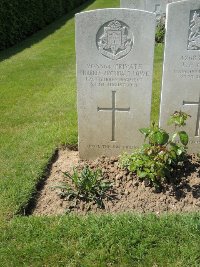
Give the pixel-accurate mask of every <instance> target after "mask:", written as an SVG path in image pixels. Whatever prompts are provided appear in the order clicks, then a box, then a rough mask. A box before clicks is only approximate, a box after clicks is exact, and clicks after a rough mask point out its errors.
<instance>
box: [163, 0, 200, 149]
mask: <svg viewBox="0 0 200 267" xmlns="http://www.w3.org/2000/svg"><path fill="white" fill-rule="evenodd" d="M167 14H168V17H167V21H166V23H167V27H166V29H167V31H166V40H165V42H166V43H165V53H164V67H163V81H162V93H161V111H160V126H161V127H163V128H166V129H168V130H172V128H171V127H169V126H168V125H167V123H166V122H167V119H168V117H169V115H170V114H172V113H173V112H174V111H176V110H177V111H179V110H182V111H184V112H187V113H188V114H190V115H191V116H192V118H191V119H189V120H188V126H187V127H186V131H187V132H188V133H189V136H190V143H189V151H190V152H199V151H200V139H199V135H200V133H199V128H200V125H199V119H200V1H199V0H198V1H197V0H190V1H182V2H177V3H173V4H169V5H168V13H167Z"/></svg>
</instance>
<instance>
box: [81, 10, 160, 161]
mask: <svg viewBox="0 0 200 267" xmlns="http://www.w3.org/2000/svg"><path fill="white" fill-rule="evenodd" d="M154 31H155V15H154V14H153V13H149V12H145V11H139V10H131V9H104V10H95V11H88V12H83V13H79V14H77V15H76V59H77V89H78V130H79V153H80V157H81V158H86V159H92V158H96V157H98V156H101V155H106V156H114V155H119V154H120V153H122V152H123V151H127V152H131V151H132V150H133V148H135V147H136V146H138V145H140V144H141V142H142V141H143V137H142V135H141V134H140V133H139V131H138V129H139V128H141V127H145V126H148V125H149V123H150V112H151V94H152V73H153V54H154V34H155V32H154Z"/></svg>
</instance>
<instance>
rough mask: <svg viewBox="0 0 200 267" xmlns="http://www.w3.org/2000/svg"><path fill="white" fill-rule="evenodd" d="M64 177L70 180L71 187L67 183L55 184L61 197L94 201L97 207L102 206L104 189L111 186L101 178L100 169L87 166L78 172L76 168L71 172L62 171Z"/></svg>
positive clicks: (104, 195) (104, 194)
mask: <svg viewBox="0 0 200 267" xmlns="http://www.w3.org/2000/svg"><path fill="white" fill-rule="evenodd" d="M64 175H65V177H67V178H69V179H70V180H71V181H72V184H73V187H70V186H69V185H68V184H66V183H65V184H63V185H62V186H57V188H60V189H61V190H62V192H61V193H60V195H61V196H62V197H67V198H68V199H73V198H78V199H81V200H83V201H87V202H88V201H94V202H95V203H97V205H98V207H100V208H103V207H104V205H103V199H104V198H105V197H106V196H107V195H106V191H108V190H109V189H110V188H111V183H109V182H106V181H104V180H103V177H102V172H101V170H99V169H97V170H94V171H93V170H91V169H90V168H89V167H88V166H86V167H84V169H83V170H82V171H81V173H80V174H79V173H78V171H77V169H76V168H74V169H73V174H72V175H71V174H70V173H69V172H64Z"/></svg>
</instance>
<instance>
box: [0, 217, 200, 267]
mask: <svg viewBox="0 0 200 267" xmlns="http://www.w3.org/2000/svg"><path fill="white" fill-rule="evenodd" d="M4 231H5V232H4ZM4 231H0V242H1V248H0V255H1V256H0V259H1V261H0V262H1V266H5V267H7V266H8V267H10V266H34V267H36V266H38V267H39V266H52V267H56V266H66V267H67V266H68V267H79V266H80V267H97V266H98V267H100V266H102V267H104V266H115V267H127V266H130V267H134V266H145V267H152V266H159V267H160V266H163V267H166V266H170V267H172V266H174V267H184V266H185V267H188V266H200V246H199V245H200V244H199V242H200V241H199V237H200V216H199V215H190V216H177V215H176V216H163V217H161V218H159V217H156V216H153V215H148V216H139V215H138V216H133V215H128V214H126V215H118V216H116V215H108V216H100V217H98V216H89V217H71V216H63V217H57V218H56V217H54V218H47V217H46V218H33V217H29V218H16V219H14V220H12V221H11V223H10V225H9V226H8V227H7V228H5V229H4Z"/></svg>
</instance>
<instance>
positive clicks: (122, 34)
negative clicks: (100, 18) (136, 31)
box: [96, 20, 133, 60]
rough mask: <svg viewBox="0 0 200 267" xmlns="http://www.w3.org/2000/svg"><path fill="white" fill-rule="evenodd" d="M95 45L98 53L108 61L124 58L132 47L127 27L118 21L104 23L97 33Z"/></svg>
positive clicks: (131, 37) (130, 34) (131, 38)
mask: <svg viewBox="0 0 200 267" xmlns="http://www.w3.org/2000/svg"><path fill="white" fill-rule="evenodd" d="M96 45H97V48H98V50H99V51H100V53H101V54H102V55H103V56H105V57H107V58H110V59H113V60H117V59H120V58H123V57H125V56H126V55H127V54H128V53H129V52H130V51H131V49H132V47H133V35H132V33H131V31H130V29H129V26H128V25H126V24H125V23H124V22H122V21H119V20H112V21H108V22H107V23H105V24H104V25H103V26H102V27H101V28H100V29H99V31H98V32H97V35H96Z"/></svg>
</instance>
